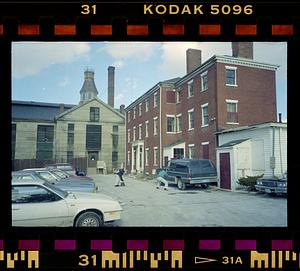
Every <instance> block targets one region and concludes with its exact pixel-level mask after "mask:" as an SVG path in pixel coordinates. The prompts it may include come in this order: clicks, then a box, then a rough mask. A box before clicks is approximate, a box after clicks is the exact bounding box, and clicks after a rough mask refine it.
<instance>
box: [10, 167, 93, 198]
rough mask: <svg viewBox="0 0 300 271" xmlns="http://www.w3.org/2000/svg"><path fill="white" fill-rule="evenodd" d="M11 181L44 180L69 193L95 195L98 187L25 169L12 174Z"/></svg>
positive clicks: (36, 170) (44, 172) (40, 171)
mask: <svg viewBox="0 0 300 271" xmlns="http://www.w3.org/2000/svg"><path fill="white" fill-rule="evenodd" d="M12 179H13V180H46V181H48V182H50V183H52V184H53V185H55V186H56V187H58V188H60V189H62V190H65V191H71V192H89V193H95V192H97V190H98V187H97V186H96V185H95V183H94V182H92V181H78V180H76V181H74V180H73V181H72V180H66V179H59V178H56V177H55V176H53V175H52V174H50V173H49V172H48V171H47V170H40V169H27V170H20V171H13V172H12Z"/></svg>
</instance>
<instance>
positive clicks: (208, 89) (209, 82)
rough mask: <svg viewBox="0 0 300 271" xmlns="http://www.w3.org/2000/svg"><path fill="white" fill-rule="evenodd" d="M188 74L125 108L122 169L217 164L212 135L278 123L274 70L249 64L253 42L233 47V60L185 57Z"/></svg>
mask: <svg viewBox="0 0 300 271" xmlns="http://www.w3.org/2000/svg"><path fill="white" fill-rule="evenodd" d="M186 56H187V57H186V63H187V74H186V75H185V76H184V77H182V78H174V79H171V80H167V81H163V82H159V83H157V84H156V85H155V86H154V87H152V88H151V89H150V90H148V91H147V92H146V93H145V94H144V95H142V96H141V97H139V98H138V99H137V100H135V101H134V102H133V103H132V104H130V105H129V106H128V107H127V108H126V109H125V113H126V155H127V157H126V168H127V171H128V172H140V173H146V174H153V173H154V172H155V169H156V168H158V167H162V166H164V165H166V163H167V161H168V160H170V159H172V158H179V157H189V158H209V159H211V160H212V161H213V162H216V147H217V146H218V142H217V137H216V132H218V131H222V130H223V129H229V128H235V127H238V126H246V125H251V124H255V123H262V122H276V118H277V109H276V86H275V73H276V69H277V68H278V66H275V65H271V64H266V63H260V62H257V61H254V60H253V43H251V42H234V43H232V56H217V55H214V56H212V57H211V58H210V59H208V60H207V61H205V62H204V63H201V51H200V50H195V49H189V50H187V52H186Z"/></svg>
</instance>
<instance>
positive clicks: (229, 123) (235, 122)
mask: <svg viewBox="0 0 300 271" xmlns="http://www.w3.org/2000/svg"><path fill="white" fill-rule="evenodd" d="M226 124H235V125H237V124H239V123H238V122H226Z"/></svg>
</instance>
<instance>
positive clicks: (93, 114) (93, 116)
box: [90, 107, 100, 122]
mask: <svg viewBox="0 0 300 271" xmlns="http://www.w3.org/2000/svg"><path fill="white" fill-rule="evenodd" d="M99 116H100V109H99V107H90V121H93V122H99Z"/></svg>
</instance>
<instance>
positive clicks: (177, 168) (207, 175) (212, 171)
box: [165, 159, 218, 190]
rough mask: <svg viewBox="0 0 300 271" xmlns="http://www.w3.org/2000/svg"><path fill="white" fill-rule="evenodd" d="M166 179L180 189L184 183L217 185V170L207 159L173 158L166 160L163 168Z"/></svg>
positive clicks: (184, 186) (205, 185) (183, 186)
mask: <svg viewBox="0 0 300 271" xmlns="http://www.w3.org/2000/svg"><path fill="white" fill-rule="evenodd" d="M165 170H166V172H167V175H168V177H167V181H168V182H169V183H171V184H172V183H173V184H176V185H177V187H178V188H179V189H180V190H184V189H185V188H186V185H199V184H200V185H201V186H202V187H204V188H206V187H208V185H217V183H218V181H217V171H216V168H215V166H214V164H213V163H212V162H211V161H210V160H208V159H200V160H196V159H174V160H171V161H169V162H168V166H167V167H166V168H165Z"/></svg>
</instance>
